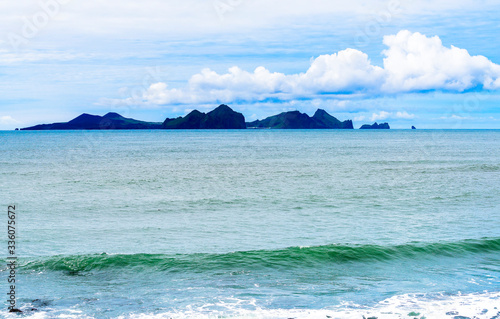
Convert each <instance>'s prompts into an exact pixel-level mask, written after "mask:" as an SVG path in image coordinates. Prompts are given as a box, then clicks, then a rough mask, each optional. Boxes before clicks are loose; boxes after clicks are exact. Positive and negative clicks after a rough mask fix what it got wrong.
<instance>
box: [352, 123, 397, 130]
mask: <svg viewBox="0 0 500 319" xmlns="http://www.w3.org/2000/svg"><path fill="white" fill-rule="evenodd" d="M390 128H391V127H390V126H389V123H381V124H378V123H377V122H375V123H374V124H373V125H369V124H365V125H363V126H361V127H360V128H359V129H360V130H389V129H390Z"/></svg>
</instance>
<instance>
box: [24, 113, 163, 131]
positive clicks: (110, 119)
mask: <svg viewBox="0 0 500 319" xmlns="http://www.w3.org/2000/svg"><path fill="white" fill-rule="evenodd" d="M153 129H161V123H154V122H143V121H138V120H134V119H131V118H126V117H123V116H121V115H120V114H118V113H108V114H106V115H104V116H99V115H90V114H86V113H84V114H82V115H80V116H78V117H76V118H74V119H72V120H71V121H69V122H65V123H52V124H40V125H35V126H31V127H26V128H22V129H21V130H31V131H36V130H153Z"/></svg>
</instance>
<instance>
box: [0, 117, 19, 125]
mask: <svg viewBox="0 0 500 319" xmlns="http://www.w3.org/2000/svg"><path fill="white" fill-rule="evenodd" d="M18 123H19V121H17V120H15V119H14V118H13V117H12V116H10V115H3V116H0V124H1V125H9V124H18Z"/></svg>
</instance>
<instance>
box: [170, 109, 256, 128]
mask: <svg viewBox="0 0 500 319" xmlns="http://www.w3.org/2000/svg"><path fill="white" fill-rule="evenodd" d="M162 128H163V129H167V130H193V129H198V130H203V129H210V130H219V129H220V130H229V129H233V130H240V129H246V128H247V127H246V124H245V117H244V116H243V114H241V113H238V112H235V111H233V110H232V109H231V108H230V107H229V106H227V105H225V104H221V105H220V106H219V107H217V108H216V109H215V110H213V111H211V112H208V113H207V114H205V113H202V112H200V111H198V110H194V111H192V112H191V113H189V114H188V115H186V116H184V117H178V118H175V119H170V118H167V119H166V120H165V121H164V122H163V124H162Z"/></svg>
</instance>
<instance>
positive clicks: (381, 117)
mask: <svg viewBox="0 0 500 319" xmlns="http://www.w3.org/2000/svg"><path fill="white" fill-rule="evenodd" d="M389 116H391V113H389V112H385V111H381V112H379V113H378V114H377V113H373V115H372V117H371V118H370V121H372V122H374V121H382V120H385V119H387V118H388V117H389Z"/></svg>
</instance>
